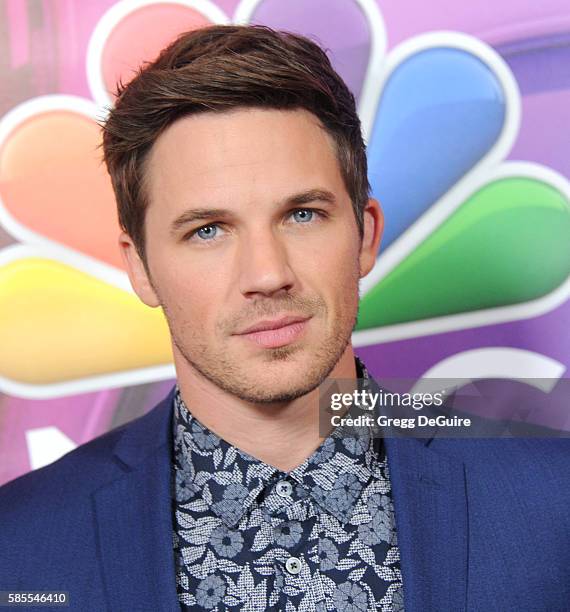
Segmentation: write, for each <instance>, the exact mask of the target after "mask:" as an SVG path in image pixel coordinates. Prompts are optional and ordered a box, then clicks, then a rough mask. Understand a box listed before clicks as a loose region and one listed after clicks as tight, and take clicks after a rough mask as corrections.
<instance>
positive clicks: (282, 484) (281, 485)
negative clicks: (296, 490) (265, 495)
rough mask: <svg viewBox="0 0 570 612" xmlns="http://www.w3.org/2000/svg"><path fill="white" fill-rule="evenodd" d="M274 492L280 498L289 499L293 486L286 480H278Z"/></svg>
mask: <svg viewBox="0 0 570 612" xmlns="http://www.w3.org/2000/svg"><path fill="white" fill-rule="evenodd" d="M276 490H277V495H279V496H280V497H289V496H290V495H291V493H292V492H293V485H292V484H291V483H290V482H288V481H287V480H280V481H279V482H278V483H277V486H276Z"/></svg>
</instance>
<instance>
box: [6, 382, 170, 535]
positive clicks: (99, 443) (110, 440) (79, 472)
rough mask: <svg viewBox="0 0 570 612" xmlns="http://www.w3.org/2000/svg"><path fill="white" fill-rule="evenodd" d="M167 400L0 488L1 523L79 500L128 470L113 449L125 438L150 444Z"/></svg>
mask: <svg viewBox="0 0 570 612" xmlns="http://www.w3.org/2000/svg"><path fill="white" fill-rule="evenodd" d="M169 397H170V394H169ZM169 397H167V398H165V399H164V400H162V401H161V402H159V403H158V404H157V405H156V406H154V408H152V409H151V410H150V411H148V412H147V413H145V414H144V415H142V416H140V417H137V418H136V419H133V420H132V421H129V422H127V423H125V424H123V425H121V426H119V427H116V428H114V429H111V430H110V431H108V432H106V433H104V434H102V435H100V436H98V437H96V438H94V439H93V440H90V441H89V442H86V443H85V444H82V445H80V446H78V447H77V448H75V449H74V450H72V451H70V452H68V453H66V454H65V455H63V456H62V457H61V458H60V459H58V460H57V461H54V462H53V463H50V464H49V465H46V466H44V467H42V468H38V469H36V470H33V471H31V472H28V473H27V474H24V475H23V476H19V477H18V478H16V479H14V480H12V481H10V482H8V483H6V484H4V485H3V486H1V487H0V523H1V522H2V520H3V519H4V520H5V519H6V518H7V515H12V514H13V515H16V516H17V515H19V514H20V513H21V512H22V511H23V510H24V509H25V508H30V507H33V506H34V505H35V504H36V503H39V502H40V501H41V505H42V508H44V509H47V508H49V506H50V505H52V504H53V505H54V506H55V507H59V506H61V503H62V501H67V502H70V501H72V500H75V499H78V498H82V497H84V496H85V495H88V494H90V493H91V492H93V491H95V490H96V489H98V488H99V487H100V486H102V485H104V484H106V483H107V482H109V481H110V480H112V479H114V478H116V477H117V476H120V475H121V473H123V472H125V471H127V470H128V467H127V466H125V465H124V464H123V463H122V462H121V461H120V460H119V459H118V458H117V457H116V456H115V449H116V448H117V447H118V445H119V444H120V443H121V441H122V440H123V439H124V438H126V439H130V438H133V440H134V442H133V444H136V445H138V446H139V447H143V446H144V444H145V439H146V440H148V441H149V443H151V442H152V441H153V436H156V433H157V432H156V423H157V419H158V417H159V413H161V412H162V413H164V409H165V408H166V404H167V401H168V399H169ZM161 408H162V409H163V410H162V411H161ZM141 450H144V449H141Z"/></svg>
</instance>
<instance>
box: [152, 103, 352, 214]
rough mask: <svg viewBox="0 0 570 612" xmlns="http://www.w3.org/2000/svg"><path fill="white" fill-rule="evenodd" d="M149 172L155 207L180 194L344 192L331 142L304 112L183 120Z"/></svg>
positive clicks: (167, 134) (161, 144) (155, 153)
mask: <svg viewBox="0 0 570 612" xmlns="http://www.w3.org/2000/svg"><path fill="white" fill-rule="evenodd" d="M145 169H146V173H145V175H146V176H145V178H146V184H147V189H148V190H149V195H150V201H151V202H153V201H155V200H157V199H158V200H163V199H164V198H163V196H164V195H165V194H168V196H169V198H170V199H171V200H172V198H174V197H175V196H176V194H178V193H184V194H186V197H192V199H194V197H198V198H204V197H206V196H208V198H209V199H210V198H211V197H216V196H218V197H221V198H222V199H227V197H228V196H229V194H230V193H231V194H232V195H233V197H235V196H236V193H239V194H240V195H244V196H246V197H247V196H248V195H249V196H251V197H252V198H254V197H255V196H259V197H264V196H265V195H267V194H266V193H265V192H266V191H267V190H272V191H273V192H274V191H275V190H281V189H283V190H287V189H289V190H291V189H295V188H297V187H300V188H314V187H316V186H320V187H328V188H329V189H333V190H334V189H342V188H343V184H342V178H341V173H340V167H339V164H338V159H337V156H336V148H335V144H334V141H333V139H332V137H331V136H330V134H328V132H327V131H326V130H325V129H324V128H323V126H322V124H321V123H320V121H319V119H318V118H317V117H316V116H315V115H313V114H312V113H310V112H308V111H306V110H274V109H249V108H248V109H238V110H232V111H230V112H224V113H214V112H212V113H210V112H207V113H200V114H196V115H191V116H186V117H183V118H181V119H178V120H177V121H176V122H174V123H173V124H172V125H171V126H169V127H168V128H167V129H166V130H165V131H164V132H163V133H162V134H161V135H160V136H159V138H158V139H157V141H156V142H155V144H154V145H153V147H152V150H151V152H150V154H149V157H148V160H147V164H146V168H145ZM292 182H294V183H295V185H293V184H291V183H292ZM301 183H302V184H301ZM319 184H320V185H319ZM273 195H275V193H274V194H273ZM224 196H225V197H224Z"/></svg>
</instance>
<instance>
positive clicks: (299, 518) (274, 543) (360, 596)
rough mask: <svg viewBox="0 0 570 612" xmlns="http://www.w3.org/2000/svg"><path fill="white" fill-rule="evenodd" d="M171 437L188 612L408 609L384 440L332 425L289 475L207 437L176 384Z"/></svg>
mask: <svg viewBox="0 0 570 612" xmlns="http://www.w3.org/2000/svg"><path fill="white" fill-rule="evenodd" d="M356 366H357V371H358V374H359V378H361V379H364V380H370V377H369V374H368V372H367V371H366V368H365V366H364V364H363V363H362V362H361V361H360V360H359V359H358V357H357V358H356ZM173 435H174V464H173V465H174V472H173V475H174V483H175V486H174V491H173V513H174V534H173V535H174V542H173V545H174V554H175V560H176V580H177V591H178V599H179V601H180V606H181V610H183V611H185V610H196V611H199V610H208V611H211V610H240V611H248V612H254V611H260V612H261V611H264V610H276V611H277V610H278V611H285V612H295V611H306V612H310V611H325V610H339V611H342V612H365V611H368V610H380V611H382V612H388V611H390V612H400V611H401V610H403V593H402V576H401V571H400V556H399V550H398V546H397V539H396V531H395V523H394V510H393V506H392V499H391V489H390V478H389V473H388V465H387V463H386V458H385V457H382V456H381V454H380V452H379V451H380V449H379V446H381V440H380V439H374V438H373V437H372V436H370V435H368V434H367V433H364V434H362V433H360V434H358V435H357V436H352V437H350V436H347V435H346V432H344V433H343V432H342V431H341V428H338V427H337V428H336V429H334V430H333V431H332V432H331V434H330V435H329V436H328V437H327V438H326V439H325V440H324V441H323V442H322V444H321V445H320V446H319V447H318V448H317V449H316V450H315V452H314V453H313V454H312V455H311V456H310V457H308V458H307V459H306V460H305V461H304V462H303V463H302V464H301V465H299V466H297V467H296V468H295V469H293V470H291V471H290V472H283V471H281V470H279V469H278V468H276V467H273V466H271V465H268V464H267V463H264V462H263V461H260V460H258V459H256V458H254V457H252V456H251V455H249V454H247V453H245V452H243V451H241V450H240V449H238V448H236V447H235V446H233V445H231V444H229V443H228V442H226V441H225V440H223V439H221V438H220V437H218V436H217V435H216V434H214V433H213V432H212V431H210V430H208V429H207V428H206V427H205V426H204V425H202V424H201V423H200V422H199V421H198V420H197V419H196V418H194V417H193V416H192V413H191V411H190V410H189V409H188V407H187V406H186V405H185V404H184V401H183V400H182V397H181V396H180V392H179V389H178V388H177V389H176V395H175V400H174V418H173Z"/></svg>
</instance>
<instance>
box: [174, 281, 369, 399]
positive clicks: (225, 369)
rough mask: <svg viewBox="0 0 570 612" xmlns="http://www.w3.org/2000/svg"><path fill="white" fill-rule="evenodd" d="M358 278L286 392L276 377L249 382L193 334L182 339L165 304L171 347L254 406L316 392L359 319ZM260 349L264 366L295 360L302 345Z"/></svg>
mask: <svg viewBox="0 0 570 612" xmlns="http://www.w3.org/2000/svg"><path fill="white" fill-rule="evenodd" d="M358 278H359V277H358V276H357V277H356V281H355V285H356V286H355V290H354V292H353V291H350V292H347V293H349V296H347V299H346V300H344V301H343V303H342V306H341V311H340V315H339V317H338V318H337V321H336V322H335V325H334V327H333V329H332V331H331V332H330V333H329V334H328V335H327V337H326V338H325V339H324V340H323V342H322V343H321V344H320V346H319V347H318V348H317V350H316V351H315V352H314V355H313V358H312V359H311V364H310V365H309V367H308V368H307V369H306V370H305V371H303V372H301V373H300V374H299V376H298V380H297V381H296V383H295V384H292V383H289V388H287V389H282V388H281V389H280V388H279V386H280V384H281V385H282V384H283V383H282V381H279V380H278V375H277V377H276V379H275V380H274V381H271V382H270V383H269V384H267V383H265V384H264V385H262V384H260V381H259V380H257V381H256V380H252V379H251V377H250V376H248V373H247V372H244V370H243V368H240V367H239V366H238V364H236V362H235V360H231V359H227V358H226V357H225V355H224V354H223V353H221V352H214V353H213V352H212V350H211V345H209V344H206V343H203V342H200V341H199V340H197V338H196V336H195V334H192V332H190V335H191V336H193V338H192V339H191V340H190V342H189V341H188V339H184V340H182V338H181V337H180V335H179V334H178V330H176V329H173V326H172V325H171V321H172V318H171V317H170V316H169V312H168V310H167V308H166V307H165V305H164V304H163V306H162V307H163V310H164V313H165V315H166V319H167V322H168V325H169V328H170V334H171V337H172V342H173V344H174V345H175V347H176V348H177V350H178V351H179V353H180V355H181V356H182V358H183V359H184V360H185V361H186V363H187V364H188V365H190V366H191V367H192V368H193V369H194V370H195V371H196V372H198V373H199V374H200V375H201V376H203V377H204V378H205V379H206V380H208V381H210V382H211V383H212V384H214V385H216V387H218V388H220V389H222V390H223V391H225V392H226V393H228V394H230V395H232V396H235V397H237V398H239V399H241V400H242V401H245V402H250V403H255V404H269V405H271V404H279V403H283V402H290V401H292V400H294V399H297V398H298V397H301V396H303V395H306V394H307V393H310V392H311V391H313V390H314V389H316V388H317V387H318V386H319V385H320V384H321V383H322V382H323V381H324V380H325V379H326V378H327V376H328V375H329V374H330V373H331V371H332V370H333V369H334V367H335V366H336V364H337V363H338V362H339V360H340V358H341V357H342V355H343V354H344V352H345V350H346V348H347V346H348V344H349V343H350V340H351V336H352V331H353V330H354V328H355V326H356V323H357V320H358V304H359V295H358ZM355 296H356V300H355ZM326 312H327V309H326V308H325V311H324V314H326ZM323 316H324V315H323ZM325 320H326V317H325ZM262 350H263V352H264V357H265V361H266V362H267V363H272V362H276V361H282V362H284V363H286V362H287V361H289V360H292V359H294V356H295V353H297V352H298V351H299V350H302V346H301V345H300V344H297V343H294V344H291V345H286V346H282V347H277V348H273V349H262Z"/></svg>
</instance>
